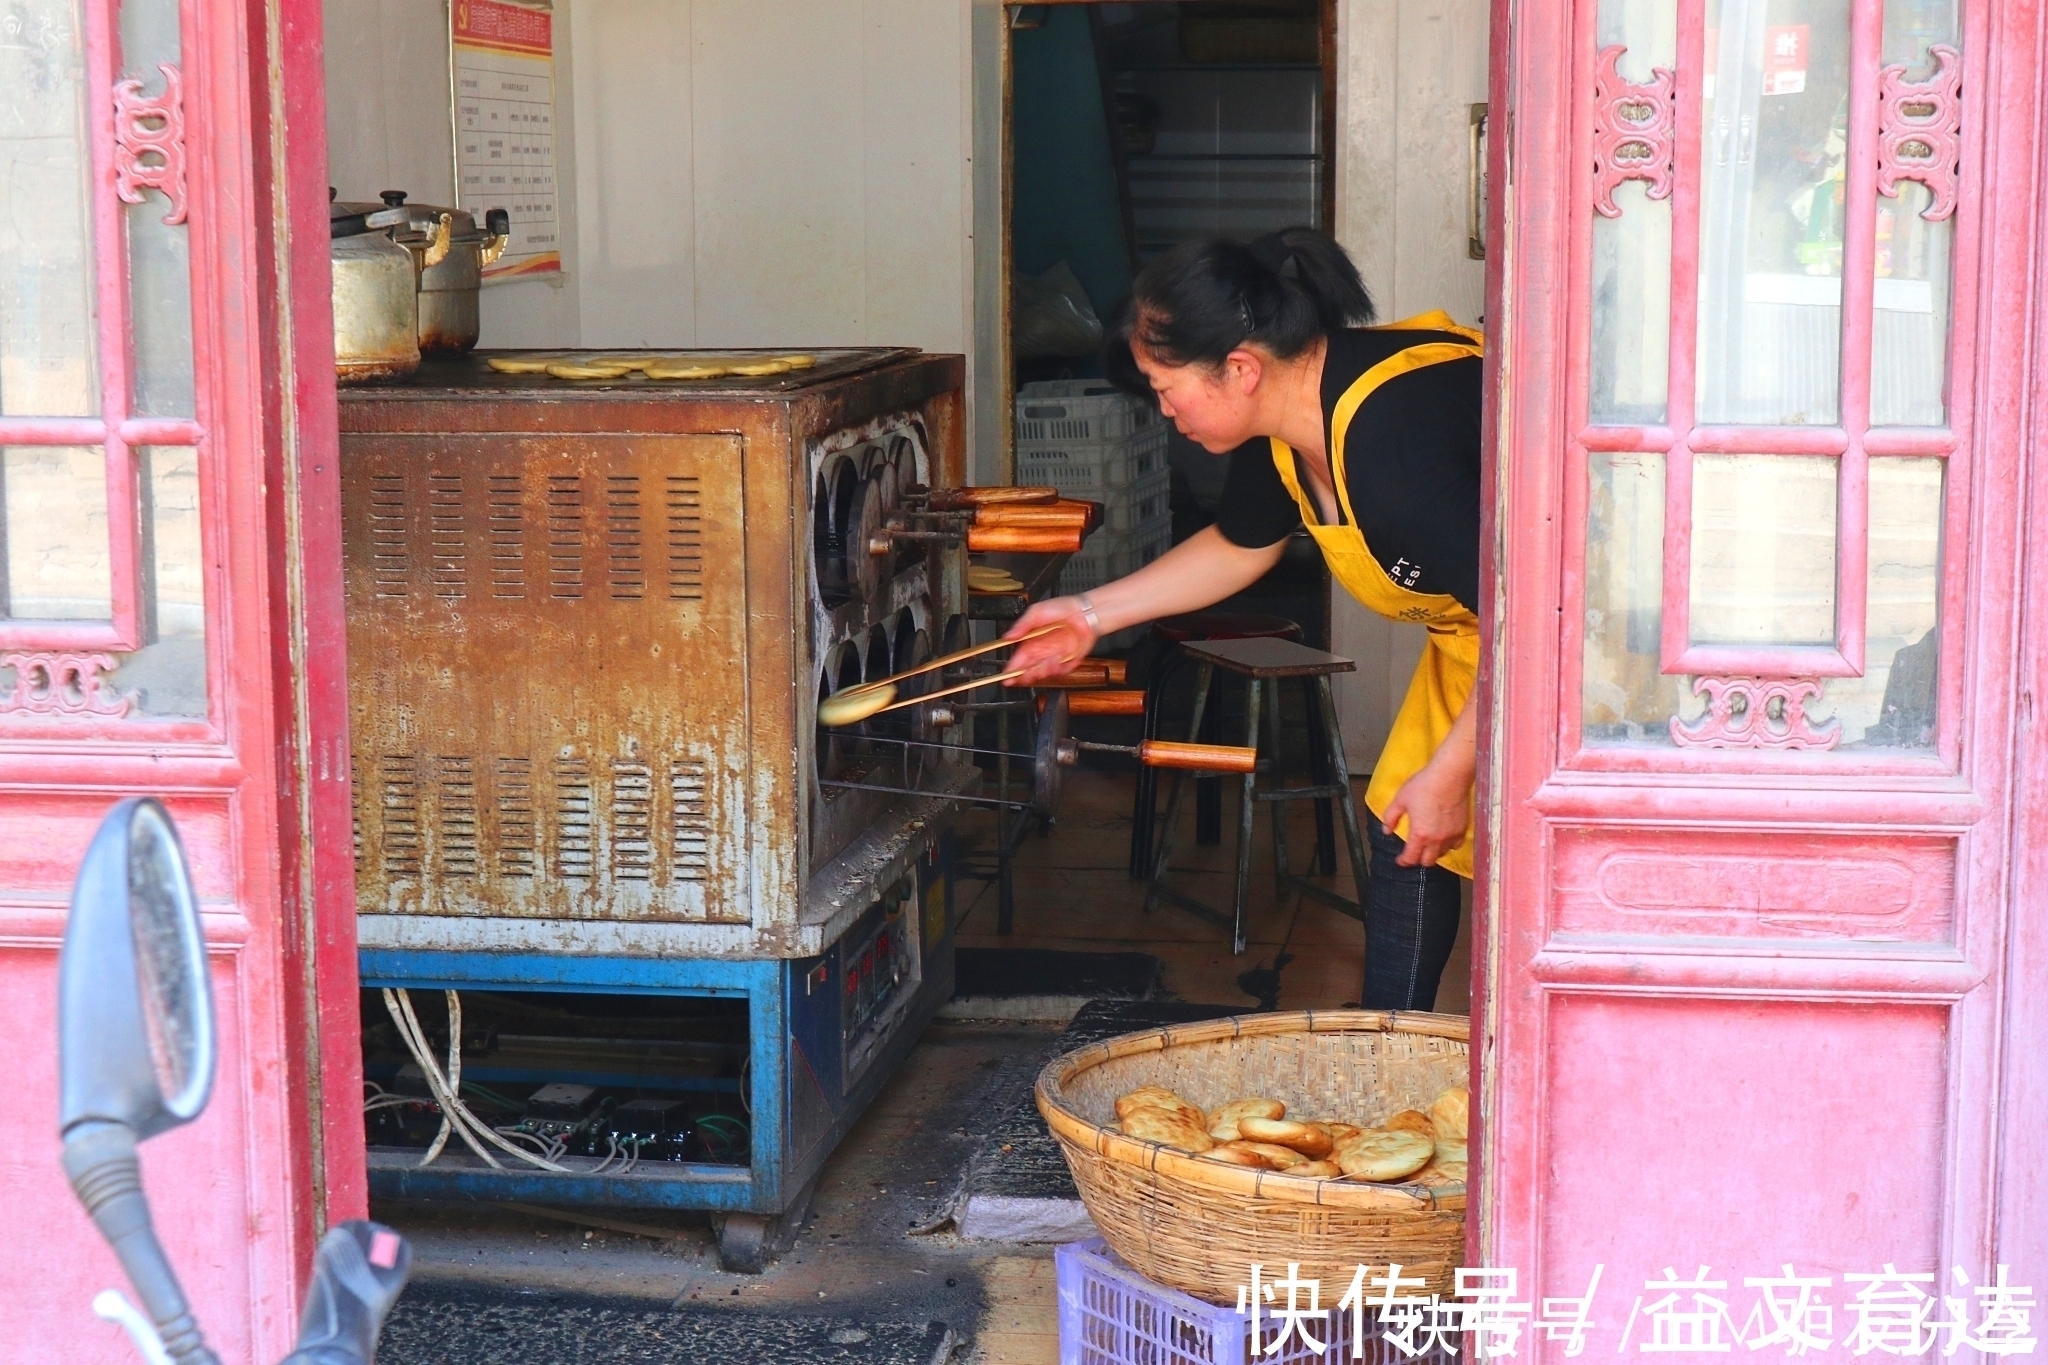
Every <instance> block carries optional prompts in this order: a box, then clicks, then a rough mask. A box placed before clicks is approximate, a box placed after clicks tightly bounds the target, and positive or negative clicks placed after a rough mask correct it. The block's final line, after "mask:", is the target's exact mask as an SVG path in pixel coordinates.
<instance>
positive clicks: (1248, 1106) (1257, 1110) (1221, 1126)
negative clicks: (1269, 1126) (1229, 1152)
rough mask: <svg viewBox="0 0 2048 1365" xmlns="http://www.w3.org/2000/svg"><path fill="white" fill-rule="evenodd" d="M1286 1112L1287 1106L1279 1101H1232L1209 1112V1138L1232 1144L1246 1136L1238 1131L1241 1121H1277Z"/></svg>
mask: <svg viewBox="0 0 2048 1365" xmlns="http://www.w3.org/2000/svg"><path fill="white" fill-rule="evenodd" d="M1286 1112H1287V1106H1286V1105H1285V1104H1282V1103H1281V1102H1280V1101H1279V1100H1269V1099H1248V1100H1232V1101H1230V1102H1229V1103H1228V1104H1220V1105H1218V1106H1216V1107H1215V1108H1214V1109H1211V1110H1210V1111H1209V1136H1210V1137H1213V1138H1215V1139H1216V1140H1217V1141H1218V1142H1232V1141H1235V1140H1236V1139H1238V1138H1240V1137H1243V1136H1244V1134H1242V1133H1240V1132H1239V1131H1238V1130H1237V1121H1238V1120H1239V1119H1243V1118H1263V1119H1277V1118H1279V1117H1280V1116H1281V1115H1282V1114H1284V1113H1286Z"/></svg>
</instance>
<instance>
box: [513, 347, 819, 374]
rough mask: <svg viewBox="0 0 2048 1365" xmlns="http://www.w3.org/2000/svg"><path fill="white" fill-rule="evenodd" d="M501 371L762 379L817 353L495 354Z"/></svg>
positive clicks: (805, 365)
mask: <svg viewBox="0 0 2048 1365" xmlns="http://www.w3.org/2000/svg"><path fill="white" fill-rule="evenodd" d="M485 363H486V364H488V365H489V366H490V367H491V368H492V369H494V370H496V371H498V372H499V373H500V374H545V375H549V376H552V377H553V378H555V379H624V378H625V377H626V376H627V375H629V374H632V373H634V372H635V371H636V370H637V371H638V372H640V373H641V374H644V375H646V376H647V377H648V378H649V379H723V378H725V377H727V376H728V375H736V376H738V377H740V378H742V379H761V378H765V377H767V376H769V375H776V374H788V373H789V372H790V371H791V370H808V369H810V368H811V367H812V366H813V365H815V364H817V363H818V358H817V357H816V356H814V355H777V356H765V355H748V356H731V355H648V354H619V355H589V354H577V355H564V354H562V353H560V352H552V353H550V352H539V351H536V352H532V353H529V354H525V355H494V356H492V357H490V359H489V360H488V361H486V362H485Z"/></svg>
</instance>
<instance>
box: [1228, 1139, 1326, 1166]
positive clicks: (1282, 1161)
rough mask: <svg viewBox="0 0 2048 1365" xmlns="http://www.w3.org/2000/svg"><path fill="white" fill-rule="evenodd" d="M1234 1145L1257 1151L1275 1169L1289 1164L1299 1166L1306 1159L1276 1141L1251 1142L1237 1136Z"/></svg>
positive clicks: (1306, 1159)
mask: <svg viewBox="0 0 2048 1365" xmlns="http://www.w3.org/2000/svg"><path fill="white" fill-rule="evenodd" d="M1236 1145H1237V1146H1239V1147H1242V1148H1244V1149H1245V1150H1246V1151H1249V1152H1257V1153H1258V1154H1259V1155H1260V1156H1262V1157H1264V1158H1266V1160H1268V1161H1270V1162H1272V1163H1273V1168H1274V1169H1275V1170H1280V1171H1284V1170H1286V1169H1288V1168H1289V1167H1290V1166H1300V1165H1303V1164H1305V1163H1306V1162H1307V1161H1308V1158H1307V1157H1305V1156H1303V1155H1302V1154H1301V1153H1300V1152H1297V1151H1295V1150H1294V1149H1293V1148H1292V1147H1282V1146H1281V1145H1280V1144H1279V1143H1277V1142H1253V1141H1252V1140H1251V1139H1250V1138H1239V1139H1238V1140H1237V1144H1236Z"/></svg>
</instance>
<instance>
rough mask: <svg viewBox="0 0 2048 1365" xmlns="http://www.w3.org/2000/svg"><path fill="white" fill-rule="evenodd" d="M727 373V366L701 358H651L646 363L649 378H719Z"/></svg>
mask: <svg viewBox="0 0 2048 1365" xmlns="http://www.w3.org/2000/svg"><path fill="white" fill-rule="evenodd" d="M725 373H726V368H725V366H723V365H707V364H705V363H704V362H703V361H701V360H650V361H648V362H647V365H646V374H647V377H648V378H649V379H717V378H719V377H720V376H722V375H724V374H725Z"/></svg>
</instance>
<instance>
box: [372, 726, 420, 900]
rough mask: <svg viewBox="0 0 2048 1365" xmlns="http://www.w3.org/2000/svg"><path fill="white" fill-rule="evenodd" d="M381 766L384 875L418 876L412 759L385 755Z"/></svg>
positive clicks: (417, 816) (417, 821)
mask: <svg viewBox="0 0 2048 1365" xmlns="http://www.w3.org/2000/svg"><path fill="white" fill-rule="evenodd" d="M380 767H381V769H382V776H383V783H382V786H383V792H382V797H383V801H382V812H381V813H382V816H383V826H384V829H383V833H384V875H385V876H386V877H417V876H419V875H420V793H419V774H418V771H417V770H416V767H415V760H414V758H413V756H412V755H411V754H386V755H384V758H383V762H382V763H381V765H380Z"/></svg>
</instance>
